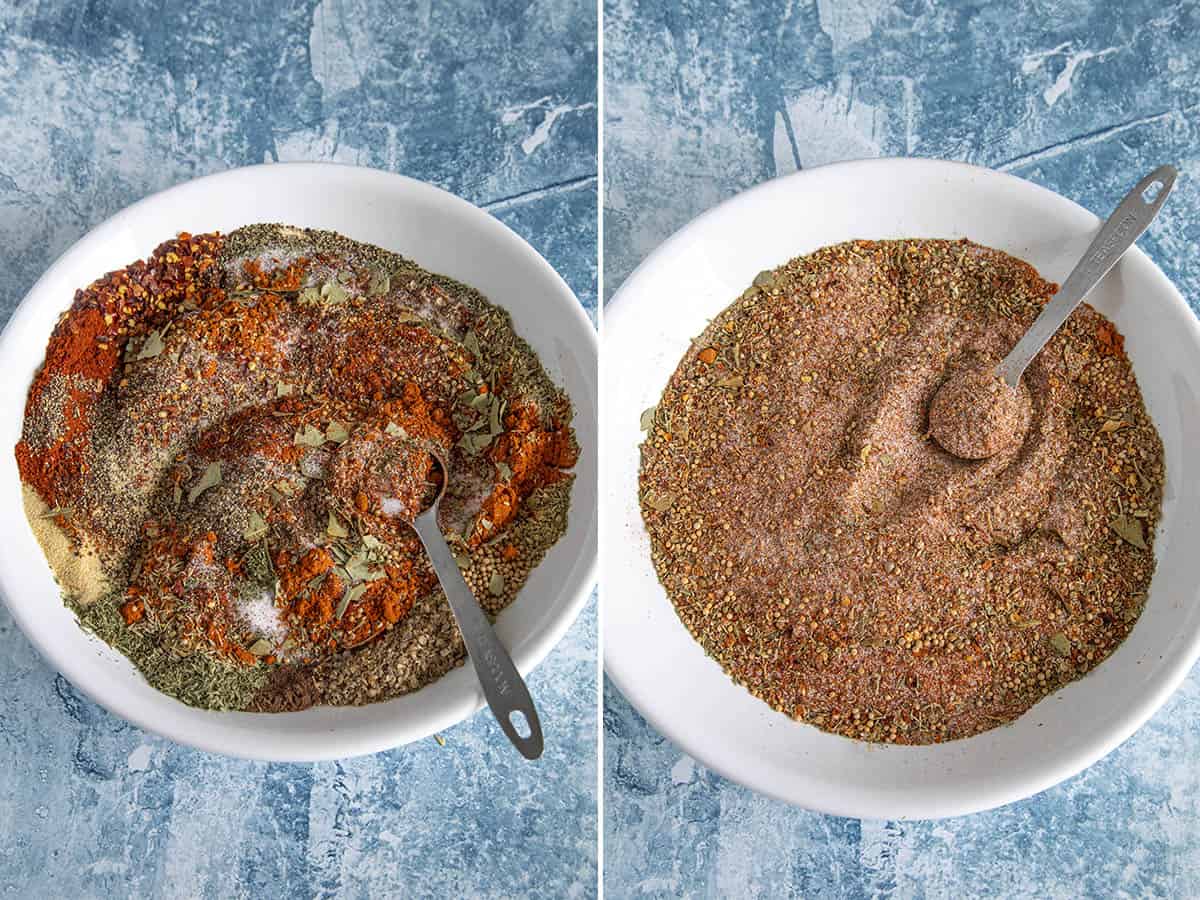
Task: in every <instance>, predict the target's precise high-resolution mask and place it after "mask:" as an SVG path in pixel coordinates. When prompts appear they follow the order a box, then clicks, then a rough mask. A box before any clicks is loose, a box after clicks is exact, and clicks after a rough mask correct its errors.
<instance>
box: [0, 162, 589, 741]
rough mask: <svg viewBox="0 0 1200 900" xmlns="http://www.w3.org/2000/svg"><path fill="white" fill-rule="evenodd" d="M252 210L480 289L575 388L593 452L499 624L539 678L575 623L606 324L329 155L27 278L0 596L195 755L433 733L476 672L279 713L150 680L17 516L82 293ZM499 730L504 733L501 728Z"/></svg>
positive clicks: (41, 640)
mask: <svg viewBox="0 0 1200 900" xmlns="http://www.w3.org/2000/svg"><path fill="white" fill-rule="evenodd" d="M253 222H285V223H288V224H291V225H299V226H306V227H311V228H326V229H331V230H333V231H337V232H340V233H341V234H344V235H346V236H347V237H351V238H354V239H356V240H359V241H366V242H368V243H372V244H376V245H378V246H381V247H384V248H387V249H389V250H394V251H397V252H399V253H401V254H403V255H404V256H406V257H409V258H411V259H413V260H414V261H416V262H417V263H419V264H420V265H422V266H424V267H425V268H427V269H430V270H431V271H434V272H439V273H443V274H446V275H449V276H452V277H454V278H457V279H459V280H460V281H463V282H465V283H467V284H469V285H471V286H473V287H475V288H478V289H479V290H481V291H482V292H483V293H484V294H485V295H487V297H488V298H489V299H491V300H492V302H494V303H497V304H499V305H500V306H503V307H504V308H506V309H507V310H508V311H509V312H510V313H511V314H512V317H513V322H514V323H515V326H516V330H517V332H518V333H519V334H521V335H522V336H523V337H524V338H525V339H526V340H528V341H529V343H530V344H531V345H532V346H533V348H534V349H535V350H536V351H537V353H538V355H539V356H540V357H541V359H542V363H543V364H544V366H545V368H546V370H547V372H549V373H550V376H551V377H552V378H553V379H554V380H555V382H557V383H558V384H560V385H562V386H563V388H564V389H565V390H566V391H567V393H568V394H569V395H570V397H571V400H572V402H573V403H574V405H575V422H574V424H575V429H576V433H577V434H578V437H579V443H580V447H581V449H582V453H581V454H580V458H579V464H578V466H576V469H575V473H576V478H575V484H574V487H573V489H572V492H571V510H570V522H569V525H568V528H567V533H566V534H565V535H564V536H563V538H562V540H560V541H559V542H558V543H557V544H555V545H554V547H553V549H552V550H551V551H550V552H549V554H547V556H546V558H545V559H544V560H543V561H542V563H541V565H539V566H538V567H537V569H536V570H535V571H534V572H533V574H532V576H531V577H530V579H529V581H528V583H527V584H526V585H525V587H524V589H522V591H521V593H520V594H519V596H518V597H517V599H516V601H515V602H514V603H513V604H512V606H510V607H509V608H508V609H507V610H505V611H504V612H503V613H502V614H501V615H500V617H499V618H498V620H497V623H496V630H497V632H498V633H499V636H500V639H501V640H502V641H503V642H504V645H505V646H506V647H508V648H509V651H510V653H511V654H512V657H513V660H514V661H515V662H516V665H517V668H519V669H520V670H521V672H522V673H523V674H528V673H529V671H530V670H531V669H533V667H534V666H536V665H537V664H538V663H539V662H541V660H542V659H543V658H544V657H545V655H546V654H547V653H548V652H549V651H550V648H551V647H553V646H554V645H555V643H557V642H558V640H559V639H560V638H561V637H562V636H563V634H564V633H565V632H566V630H567V628H569V627H570V625H571V623H572V622H574V621H575V618H576V616H577V615H578V614H579V611H580V610H581V609H582V607H583V605H584V604H585V603H586V601H587V598H588V594H589V592H590V590H591V586H592V584H593V582H594V580H595V567H596V513H595V510H596V467H597V455H596V450H597V435H596V403H597V401H596V386H597V378H596V344H597V341H596V335H595V330H594V329H593V328H592V325H591V323H590V322H589V321H588V318H587V316H586V315H585V314H584V312H583V309H582V308H581V307H580V305H579V302H578V301H577V300H576V298H575V295H574V294H572V293H571V289H570V288H569V287H567V285H566V283H565V282H564V281H563V280H562V279H561V278H560V277H559V276H558V275H557V273H555V271H554V270H553V269H552V268H551V267H550V264H549V263H547V262H546V261H545V260H544V259H543V258H542V257H541V256H539V255H538V253H537V251H535V250H534V249H533V248H532V247H530V246H529V244H527V243H525V241H523V240H522V239H521V238H520V237H518V236H517V235H516V234H515V233H514V232H513V231H511V230H510V229H509V228H508V227H507V226H505V225H503V224H502V223H501V222H499V221H498V220H497V219H495V218H493V217H492V216H490V215H488V214H487V213H485V212H483V211H482V210H480V209H478V208H476V207H475V206H472V205H471V204H470V203H468V202H467V201H465V200H461V199H459V198H458V197H455V196H454V195H452V194H449V193H447V192H445V191H443V190H441V189H439V188H435V187H432V186H431V185H428V184H424V183H422V182H419V181H414V180H413V179H411V178H404V177H402V176H399V175H392V174H388V173H386V172H379V171H375V170H372V169H361V168H355V167H352V166H340V165H330V164H320V163H290V164H283V165H268V166H251V167H249V168H244V169H235V170H233V171H229V172H222V173H221V174H218V175H211V176H209V177H207V178H200V179H197V180H195V181H190V182H187V183H186V184H181V185H179V186H177V187H173V188H171V189H170V190H166V191H163V192H162V193H159V194H155V195H154V196H152V197H148V198H146V199H145V200H142V201H140V202H139V203H135V204H134V205H133V206H130V207H129V208H128V209H125V210H123V211H122V212H120V213H118V214H117V215H115V216H113V217H112V218H111V219H109V220H108V221H107V222H105V223H104V224H102V225H100V226H99V227H97V228H95V229H93V230H92V231H91V232H89V233H88V234H87V235H86V236H85V237H84V238H83V239H82V240H80V241H79V242H78V243H77V244H75V246H73V247H72V248H71V249H70V250H68V251H67V252H66V253H64V254H63V255H62V257H61V258H60V259H59V260H58V261H57V262H56V263H54V265H53V266H51V267H50V269H49V271H47V272H46V274H45V275H43V276H42V277H41V279H40V280H39V281H38V283H37V284H36V285H34V287H33V290H31V291H30V292H29V295H28V296H27V297H26V298H25V300H24V301H23V302H22V303H21V305H20V307H18V309H17V311H16V312H15V313H14V314H13V317H12V319H11V320H10V321H9V323H8V326H7V327H6V328H5V329H4V332H3V334H2V335H0V360H3V362H4V369H5V378H4V380H3V383H2V384H0V535H2V536H3V540H0V591H2V592H3V595H4V599H5V600H6V601H7V603H8V607H9V609H10V610H11V611H12V614H13V618H14V619H16V621H17V624H18V625H19V626H20V627H21V630H22V631H24V632H25V634H26V635H28V637H29V639H30V640H31V641H32V642H33V644H34V645H35V646H36V647H37V648H38V650H39V651H41V653H42V655H43V656H45V657H46V659H47V660H48V661H49V662H50V664H51V665H52V666H54V667H55V668H56V669H58V670H59V671H60V672H62V673H63V674H64V675H65V676H66V677H67V678H69V679H70V680H71V682H72V683H73V684H75V686H76V687H78V688H80V689H81V690H82V691H84V692H85V693H86V694H87V695H88V696H89V697H91V698H92V699H93V700H95V701H96V702H97V703H100V704H101V705H103V706H105V707H107V708H108V709H109V710H111V711H112V712H114V713H116V714H117V715H119V716H123V717H124V718H126V719H128V720H129V721H131V722H134V723H135V724H137V725H140V726H141V727H142V728H145V729H148V730H150V731H155V732H158V733H159V734H162V735H164V736H166V737H169V738H171V739H173V740H176V741H179V742H180V743H184V744H190V745H191V746H193V747H198V748H200V749H202V750H211V751H214V752H218V753H226V754H230V755H235V756H244V757H251V758H257V759H271V760H280V761H301V760H317V759H332V758H337V757H344V756H353V755H356V754H362V753H373V752H375V751H379V750H385V749H388V748H391V747H395V746H397V745H399V744H402V743H406V742H408V741H413V740H416V739H418V738H421V737H426V736H428V735H430V734H434V733H435V732H437V731H440V730H442V729H445V728H448V727H449V726H451V725H453V724H455V723H456V722H459V721H461V720H463V719H465V718H466V717H467V716H469V715H471V714H472V713H474V712H476V711H477V710H479V709H480V708H481V707H482V706H483V702H484V701H483V694H482V692H481V691H480V689H479V685H478V682H477V681H476V678H475V673H474V670H473V669H472V667H471V666H470V665H469V664H468V665H465V666H461V667H459V668H456V669H454V670H453V671H452V672H450V673H448V674H447V675H445V676H444V677H442V678H440V679H438V680H437V681H436V682H434V683H432V684H430V685H427V686H426V687H424V688H422V689H421V690H419V691H416V692H415V693H412V694H409V695H407V696H404V697H399V698H397V699H395V700H390V701H388V702H386V703H375V704H371V705H369V706H361V707H339V708H331V707H318V708H315V709H309V710H305V711H303V712H291V713H280V714H254V713H241V712H211V711H208V710H201V709H193V708H192V707H189V706H185V705H184V704H182V703H179V702H178V701H176V700H173V699H171V698H169V697H167V696H166V695H164V694H161V693H159V692H158V691H156V690H154V689H153V688H151V687H150V686H149V685H148V684H147V683H146V682H145V681H144V680H143V679H142V677H141V676H140V675H139V674H138V673H137V671H136V669H134V667H133V666H132V664H130V662H129V661H128V660H127V659H126V658H125V657H124V656H122V655H120V654H119V653H117V652H116V651H114V650H112V649H111V648H109V647H108V646H107V645H105V644H103V643H102V642H100V641H99V640H97V639H96V638H94V637H92V636H90V635H88V634H86V633H85V632H84V631H82V630H81V629H80V628H79V626H78V625H77V623H76V622H75V619H74V617H73V615H72V614H71V613H70V612H69V611H68V610H67V609H66V608H65V607H64V606H63V604H62V601H61V599H60V596H59V591H58V588H57V586H56V585H55V583H54V580H53V578H52V577H51V574H50V569H49V567H48V566H47V564H46V562H45V560H44V558H43V556H42V552H41V550H40V549H39V547H38V545H37V543H36V541H35V540H34V537H33V534H32V532H31V531H30V529H29V526H28V523H27V522H26V521H25V517H24V513H23V511H22V506H21V489H20V482H19V477H18V474H17V467H16V463H15V460H14V457H13V452H12V448H13V446H14V445H15V444H16V442H17V440H18V439H19V437H20V433H21V423H22V417H23V414H24V407H25V395H26V392H27V391H28V388H29V384H30V381H31V380H32V377H33V374H34V372H35V371H36V370H37V368H38V367H39V366H40V365H41V362H42V357H43V354H44V352H45V348H46V341H47V340H48V338H49V336H50V331H51V329H52V328H53V327H54V323H55V320H56V319H57V317H58V315H59V313H61V312H62V311H63V310H64V309H66V308H67V307H68V306H69V305H70V303H71V299H72V297H73V296H74V293H75V289H76V288H79V287H84V286H86V285H87V284H88V283H90V282H91V281H92V280H93V279H95V278H96V277H98V276H100V275H102V274H104V273H105V272H108V271H110V270H112V269H118V268H122V267H124V266H126V265H128V264H129V263H131V262H133V261H134V260H135V259H140V258H142V257H145V256H146V255H148V254H149V253H150V251H152V250H153V249H154V248H155V247H156V246H157V245H158V244H159V243H161V242H162V241H164V240H166V239H168V238H170V237H173V236H174V235H175V233H176V232H178V231H190V232H193V233H200V232H206V231H214V230H220V231H222V232H229V231H231V230H233V229H234V228H236V227H238V226H239V225H247V224H250V223H253ZM534 699H535V700H536V698H534ZM496 734H497V739H498V740H500V739H502V738H501V736H500V732H499V730H498V729H497V732H496Z"/></svg>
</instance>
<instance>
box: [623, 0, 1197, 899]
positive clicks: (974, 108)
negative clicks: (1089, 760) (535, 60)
mask: <svg viewBox="0 0 1200 900" xmlns="http://www.w3.org/2000/svg"><path fill="white" fill-rule="evenodd" d="M1198 57H1200V7H1198V6H1197V4H1195V3H1161V2H1147V0H1128V2H1123V3H1119V4H1117V3H1112V4H1110V3H1097V2H1082V0H1041V2H1031V0H1014V2H1009V3H994V4H984V3H963V2H958V3H951V2H942V3H934V2H931V0H901V2H898V3H891V2H884V0H841V2H838V0H818V2H816V3H811V2H802V0H767V2H746V0H739V2H734V3H732V4H729V3H719V2H715V0H712V2H709V0H686V2H662V0H640V2H639V0H607V2H606V8H605V181H606V183H605V220H604V221H605V226H604V227H605V263H604V265H605V282H604V283H605V290H606V292H607V293H611V292H612V291H613V290H615V289H616V288H617V287H619V286H620V284H621V281H622V280H623V279H624V278H625V276H626V275H628V274H629V272H631V271H632V270H633V268H634V266H635V265H636V264H637V263H638V262H639V261H641V259H642V258H644V257H645V256H646V255H647V254H648V253H649V252H650V251H651V250H653V249H654V248H655V247H656V246H657V245H658V244H659V243H660V242H661V241H662V240H663V239H664V238H666V237H667V236H668V235H670V234H671V233H672V232H673V231H674V230H676V229H677V228H678V227H680V226H681V225H683V224H684V223H686V222H687V221H688V220H690V219H691V218H692V217H694V216H695V215H697V214H698V213H700V212H702V211H703V210H705V209H707V208H708V207H710V206H712V205H714V204H716V203H718V202H719V201H721V200H724V199H725V198H727V197H729V196H731V195H732V194H735V193H737V192H738V191H741V190H743V189H745V188H747V187H749V186H751V185H753V184H757V183H758V182H761V181H763V180H764V179H767V178H771V177H773V176H775V175H780V174H785V173H788V172H793V171H795V170H797V169H801V168H809V167H812V166H816V165H820V164H821V163H826V162H832V161H836V160H841V159H853V158H860V157H871V156H903V155H916V156H927V157H938V158H943V159H955V160H965V161H968V162H972V163H977V164H980V165H985V166H991V167H994V168H998V169H1002V170H1004V171H1008V172H1012V173H1014V174H1016V175H1020V176H1021V177H1023V178H1028V179H1030V180H1032V181H1035V182H1038V183H1040V184H1043V185H1046V186H1047V187H1050V188H1052V189H1054V190H1056V191H1058V192H1060V193H1062V194H1064V195H1066V196H1068V197H1071V198H1073V199H1075V200H1077V201H1079V202H1080V203H1082V204H1083V205H1085V206H1087V207H1089V208H1090V209H1092V210H1094V211H1095V212H1097V213H1099V214H1101V215H1107V214H1108V212H1109V211H1111V209H1112V208H1113V207H1114V206H1115V204H1116V202H1117V200H1119V198H1120V197H1121V196H1122V195H1123V194H1124V193H1125V191H1126V190H1127V189H1128V187H1129V186H1130V185H1131V184H1132V183H1133V182H1134V181H1136V180H1137V178H1138V177H1140V176H1141V175H1142V174H1143V173H1145V172H1147V171H1149V170H1150V169H1151V168H1153V167H1154V166H1155V165H1157V164H1159V163H1163V162H1174V163H1176V164H1177V165H1178V166H1179V167H1180V169H1181V171H1182V175H1183V177H1182V181H1181V183H1180V184H1179V186H1178V187H1177V188H1176V191H1175V194H1174V196H1173V197H1172V198H1171V201H1170V202H1169V203H1168V204H1167V206H1166V207H1165V209H1164V211H1163V213H1162V215H1161V216H1160V217H1159V219H1158V221H1157V222H1156V223H1155V224H1154V225H1153V226H1152V228H1151V230H1150V232H1149V233H1148V234H1147V235H1146V236H1145V237H1143V238H1142V240H1141V241H1140V245H1141V247H1142V248H1143V249H1144V250H1146V251H1147V252H1149V254H1150V255H1151V256H1152V257H1153V258H1154V260H1155V261H1156V262H1157V263H1158V264H1159V265H1160V266H1161V267H1162V268H1163V269H1164V271H1166V272H1167V274H1168V275H1169V276H1170V277H1171V278H1172V279H1173V280H1174V282H1175V284H1176V285H1177V286H1178V287H1179V288H1180V290H1181V291H1182V292H1183V294H1184V296H1186V297H1187V298H1188V300H1189V302H1190V303H1191V304H1192V305H1193V307H1194V308H1196V304H1197V301H1198V300H1200V259H1198V258H1197V255H1196V253H1195V249H1194V248H1195V245H1196V243H1197V239H1198V238H1200V221H1198V219H1197V215H1196V209H1197V206H1198V201H1200V71H1198V68H1197V60H1198ZM605 702H606V709H605V717H604V739H605V760H604V767H605V776H606V792H605V813H606V816H605V819H606V821H605V887H606V890H607V892H608V894H609V895H610V896H612V897H641V896H655V897H677V896H686V897H775V896H797V897H876V896H883V897H975V896H988V895H990V896H1001V897H1064V898H1066V897H1080V896H1088V897H1109V896H1121V897H1155V896H1161V897H1195V896H1198V895H1200V765H1198V764H1197V759H1198V758H1200V679H1198V678H1197V676H1196V674H1195V673H1193V675H1192V676H1191V678H1190V679H1189V680H1188V681H1187V682H1186V683H1185V684H1184V686H1183V688H1182V689H1181V690H1180V691H1179V692H1178V693H1177V694H1176V695H1175V696H1174V697H1173V698H1172V699H1171V700H1170V702H1169V703H1168V704H1167V705H1166V706H1165V707H1164V708H1163V710H1162V711H1160V712H1159V714H1158V715H1157V716H1155V717H1154V719H1153V720H1152V721H1151V722H1150V723H1149V724H1148V725H1147V726H1146V727H1145V728H1143V729H1142V730H1141V731H1140V732H1139V733H1138V734H1137V735H1136V736H1135V737H1134V738H1132V739H1131V740H1130V741H1128V742H1127V743H1126V744H1125V745H1124V746H1123V747H1121V749H1120V750H1118V751H1117V752H1115V753H1113V754H1112V755H1111V756H1110V757H1108V758H1107V759H1105V760H1104V761H1103V762H1101V763H1099V764H1098V765H1096V766H1093V767H1092V768H1091V769H1089V770H1088V771H1087V772H1084V773H1083V774H1081V775H1079V776H1078V777H1076V778H1074V779H1072V780H1071V781H1069V782H1067V783H1065V784H1063V785H1061V786H1059V787H1057V788H1055V789H1053V790H1050V791H1047V792H1045V793H1043V794H1041V795H1040V796H1038V797H1034V798H1032V799H1030V800H1027V801H1025V802H1023V803H1017V804H1013V805H1012V806H1009V807H1006V808H1004V809H1000V810H996V811H993V812H989V813H984V814H981V815H976V816H969V817H965V818H960V819H953V820H947V821H940V822H866V821H857V820H852V819H838V818H831V817H828V816H822V815H816V814H813V813H809V812H807V811H804V810H801V809H796V808H792V807H789V806H786V805H784V804H781V803H778V802H776V801H772V800H768V799H765V798H762V797H758V796H756V795H754V794H752V793H751V792H749V791H747V790H745V789H743V788H741V787H739V786H738V785H735V784H733V783H731V782H728V781H725V780H724V779H722V778H720V777H718V776H716V775H714V774H713V773H711V772H708V771H706V770H704V769H703V768H702V767H700V766H698V765H697V764H695V763H694V762H693V761H692V760H691V759H689V758H688V757H687V756H685V755H683V754H682V753H681V751H680V750H679V749H677V748H676V747H674V746H672V745H671V744H670V743H669V742H668V741H666V740H665V739H663V738H662V737H661V736H659V735H658V734H657V733H655V732H654V731H653V730H652V729H651V728H650V727H649V726H648V725H647V724H646V723H645V722H644V721H643V720H642V719H641V717H640V716H638V714H637V712H635V711H634V710H633V709H632V708H630V706H629V704H628V703H627V702H626V701H625V699H624V698H623V697H622V696H621V695H620V693H619V692H618V691H617V690H616V689H615V688H613V687H612V686H611V685H607V688H606V691H605Z"/></svg>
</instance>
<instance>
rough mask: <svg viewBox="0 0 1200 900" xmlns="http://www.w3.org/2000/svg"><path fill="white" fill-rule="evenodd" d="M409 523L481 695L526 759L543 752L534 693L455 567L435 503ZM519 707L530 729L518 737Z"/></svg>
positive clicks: (540, 727) (540, 726) (456, 566)
mask: <svg viewBox="0 0 1200 900" xmlns="http://www.w3.org/2000/svg"><path fill="white" fill-rule="evenodd" d="M413 527H414V528H415V529H416V532H417V536H418V537H419V538H420V539H421V543H422V544H424V545H425V553H426V554H427V555H428V556H429V561H430V562H431V563H432V564H433V570H434V572H436V573H437V577H438V581H439V582H440V583H441V585H442V590H443V591H444V592H445V594H446V600H447V601H449V603H450V611H451V612H452V613H454V620H455V621H456V622H457V623H458V630H459V631H461V632H462V636H463V642H464V643H465V644H466V645H467V654H468V655H469V656H470V657H471V663H472V664H473V665H474V666H475V674H476V675H478V676H479V683H480V685H481V686H482V687H483V696H484V697H485V698H486V699H487V704H488V706H489V707H491V710H492V714H493V715H494V716H495V717H496V720H497V721H498V722H499V723H500V728H501V729H503V731H504V733H505V734H506V735H507V736H508V739H509V740H510V741H512V743H513V746H514V747H516V748H517V749H518V750H519V751H520V752H521V755H522V756H524V757H525V758H526V759H537V758H538V757H539V756H541V755H542V725H541V722H539V721H538V714H537V710H536V709H535V708H534V706H533V698H532V697H531V696H529V689H528V688H526V687H525V681H524V680H523V679H522V678H521V673H520V672H518V671H517V667H516V666H515V665H513V661H512V657H511V656H509V655H508V651H507V650H505V649H504V645H503V644H501V643H500V639H499V638H498V637H496V632H495V629H493V628H492V623H491V622H489V621H488V617H487V615H486V614H485V613H484V611H483V609H482V608H480V606H479V602H478V601H477V600H476V599H475V595H474V594H472V593H471V589H470V587H468V586H467V582H466V581H465V580H464V579H463V577H462V572H460V571H459V570H458V563H456V562H455V561H454V557H453V556H452V555H451V553H450V548H449V547H448V546H447V545H446V539H445V538H444V537H443V536H442V530H441V529H440V528H439V527H438V524H437V507H436V505H435V506H434V507H432V508H431V509H429V510H426V511H425V512H424V513H422V514H421V515H419V516H417V518H416V519H415V520H413ZM517 712H519V713H521V714H522V715H523V716H524V717H525V721H526V722H527V723H528V726H529V728H528V731H529V733H528V734H527V735H526V736H525V737H522V736H521V734H520V733H519V732H518V731H517V728H516V726H514V724H513V722H512V718H511V717H512V715H513V713H517Z"/></svg>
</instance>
